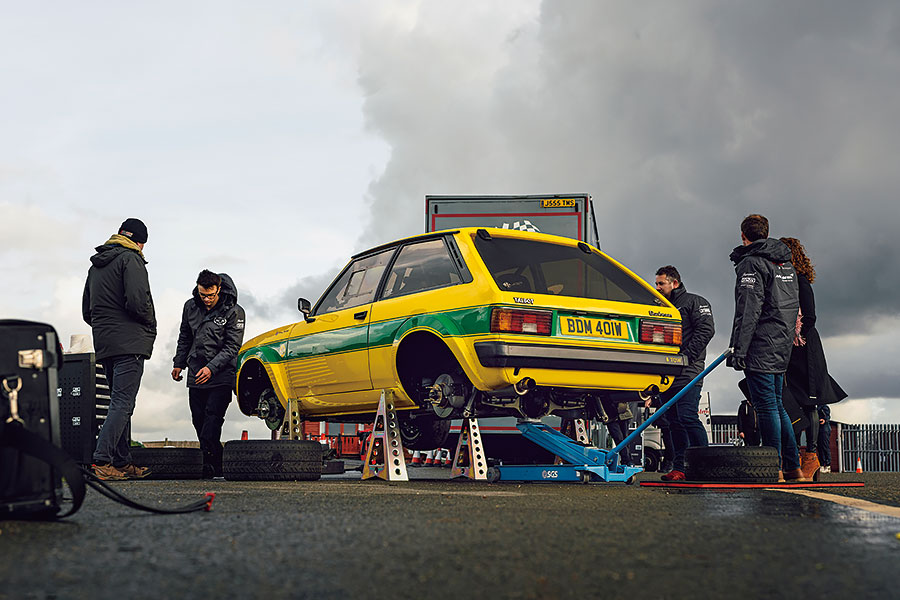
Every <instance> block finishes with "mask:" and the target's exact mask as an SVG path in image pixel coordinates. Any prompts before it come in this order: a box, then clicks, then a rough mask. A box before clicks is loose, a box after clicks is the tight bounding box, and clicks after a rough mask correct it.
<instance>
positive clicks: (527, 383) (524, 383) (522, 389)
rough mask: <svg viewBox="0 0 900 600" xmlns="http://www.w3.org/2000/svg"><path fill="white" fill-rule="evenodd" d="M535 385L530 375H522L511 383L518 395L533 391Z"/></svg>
mask: <svg viewBox="0 0 900 600" xmlns="http://www.w3.org/2000/svg"><path fill="white" fill-rule="evenodd" d="M535 387H537V383H536V382H535V380H534V379H532V378H531V377H523V378H522V379H520V380H519V381H517V382H516V383H515V385H513V389H515V390H516V393H517V394H518V395H520V396H524V395H525V394H528V393H530V392H532V391H534V388H535Z"/></svg>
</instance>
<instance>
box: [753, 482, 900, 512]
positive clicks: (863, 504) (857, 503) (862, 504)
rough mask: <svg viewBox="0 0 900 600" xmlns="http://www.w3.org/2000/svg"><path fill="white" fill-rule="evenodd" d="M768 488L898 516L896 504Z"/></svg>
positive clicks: (898, 509)
mask: <svg viewBox="0 0 900 600" xmlns="http://www.w3.org/2000/svg"><path fill="white" fill-rule="evenodd" d="M770 489H773V490H776V491H779V492H787V493H788V494H799V495H801V496H808V497H810V498H818V499H819V500H826V501H828V502H834V503H835V504H843V505H844V506H849V507H850V508H858V509H860V510H865V511H868V512H872V513H878V514H880V515H887V516H889V517H897V518H900V507H897V506H885V505H884V504H876V503H875V502H869V501H868V500H860V499H859V498H849V497H847V496H836V495H834V494H823V493H822V492H814V491H812V490H786V489H784V488H770Z"/></svg>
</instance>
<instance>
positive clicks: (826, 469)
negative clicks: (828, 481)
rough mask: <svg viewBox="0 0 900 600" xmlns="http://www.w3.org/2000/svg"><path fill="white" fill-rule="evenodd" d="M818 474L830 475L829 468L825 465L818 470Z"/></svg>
mask: <svg viewBox="0 0 900 600" xmlns="http://www.w3.org/2000/svg"><path fill="white" fill-rule="evenodd" d="M820 472H821V473H831V467H829V466H827V465H826V466H824V467H822V468H821V469H820Z"/></svg>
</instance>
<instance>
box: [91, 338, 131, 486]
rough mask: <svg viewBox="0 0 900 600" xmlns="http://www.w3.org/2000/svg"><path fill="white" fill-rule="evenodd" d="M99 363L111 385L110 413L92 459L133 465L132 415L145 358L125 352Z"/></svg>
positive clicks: (96, 461)
mask: <svg viewBox="0 0 900 600" xmlns="http://www.w3.org/2000/svg"><path fill="white" fill-rule="evenodd" d="M100 362H101V363H102V364H103V370H104V372H105V373H106V381H107V383H108V384H109V412H108V413H107V415H106V421H104V422H103V427H102V428H101V429H100V435H99V436H97V449H96V450H95V451H94V457H93V461H94V464H97V465H106V464H110V463H111V464H112V465H113V466H114V467H117V468H121V467H124V466H125V465H130V464H131V448H130V442H131V415H132V413H134V404H135V401H136V400H137V393H138V389H139V388H140V387H141V376H142V375H143V374H144V357H142V356H138V355H136V354H125V355H122V356H111V357H109V358H106V359H103V360H101V361H100Z"/></svg>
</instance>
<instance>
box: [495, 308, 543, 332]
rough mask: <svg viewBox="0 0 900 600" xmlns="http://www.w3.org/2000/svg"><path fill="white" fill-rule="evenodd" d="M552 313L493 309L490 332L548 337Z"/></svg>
mask: <svg viewBox="0 0 900 600" xmlns="http://www.w3.org/2000/svg"><path fill="white" fill-rule="evenodd" d="M551 323H553V313H552V312H550V311H547V310H521V309H516V308H495V309H494V310H493V311H492V312H491V332H493V333H529V334H532V335H550V325H551Z"/></svg>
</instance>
